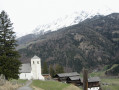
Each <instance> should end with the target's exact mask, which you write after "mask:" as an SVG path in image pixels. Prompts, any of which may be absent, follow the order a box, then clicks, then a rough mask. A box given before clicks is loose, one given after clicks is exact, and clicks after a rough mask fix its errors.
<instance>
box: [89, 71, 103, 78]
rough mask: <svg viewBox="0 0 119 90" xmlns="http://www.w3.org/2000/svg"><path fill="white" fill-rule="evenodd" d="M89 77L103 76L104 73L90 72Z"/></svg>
mask: <svg viewBox="0 0 119 90" xmlns="http://www.w3.org/2000/svg"><path fill="white" fill-rule="evenodd" d="M88 76H89V77H101V76H105V71H99V72H92V73H89V74H88Z"/></svg>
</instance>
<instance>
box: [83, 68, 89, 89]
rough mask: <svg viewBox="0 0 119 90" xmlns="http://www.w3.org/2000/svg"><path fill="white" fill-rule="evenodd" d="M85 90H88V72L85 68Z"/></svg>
mask: <svg viewBox="0 0 119 90" xmlns="http://www.w3.org/2000/svg"><path fill="white" fill-rule="evenodd" d="M83 90H88V70H86V69H84V68H83Z"/></svg>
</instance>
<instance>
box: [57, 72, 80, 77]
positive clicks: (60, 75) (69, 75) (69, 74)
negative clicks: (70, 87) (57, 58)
mask: <svg viewBox="0 0 119 90" xmlns="http://www.w3.org/2000/svg"><path fill="white" fill-rule="evenodd" d="M56 75H58V76H59V77H71V76H79V75H80V74H79V73H77V72H71V73H60V74H56Z"/></svg>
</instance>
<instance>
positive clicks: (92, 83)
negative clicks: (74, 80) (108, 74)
mask: <svg viewBox="0 0 119 90" xmlns="http://www.w3.org/2000/svg"><path fill="white" fill-rule="evenodd" d="M92 87H100V78H99V77H91V78H89V79H88V88H92Z"/></svg>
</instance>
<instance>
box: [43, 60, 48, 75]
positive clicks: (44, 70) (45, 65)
mask: <svg viewBox="0 0 119 90" xmlns="http://www.w3.org/2000/svg"><path fill="white" fill-rule="evenodd" d="M43 74H48V66H47V63H46V62H44V64H43Z"/></svg>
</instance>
